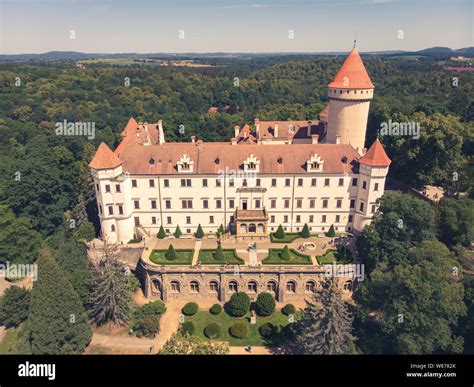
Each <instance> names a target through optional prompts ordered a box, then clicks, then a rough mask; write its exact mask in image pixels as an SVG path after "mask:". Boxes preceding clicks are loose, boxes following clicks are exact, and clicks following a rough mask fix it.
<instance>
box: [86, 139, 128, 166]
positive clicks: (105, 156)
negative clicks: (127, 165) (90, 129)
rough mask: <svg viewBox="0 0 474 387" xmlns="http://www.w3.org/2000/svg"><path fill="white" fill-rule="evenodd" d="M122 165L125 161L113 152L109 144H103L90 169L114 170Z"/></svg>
mask: <svg viewBox="0 0 474 387" xmlns="http://www.w3.org/2000/svg"><path fill="white" fill-rule="evenodd" d="M122 163H123V161H122V160H120V159H119V158H118V157H117V156H116V155H115V154H114V152H112V150H111V149H110V148H109V147H108V146H107V144H106V143H105V142H102V143H100V145H99V148H98V149H97V152H95V155H94V158H93V159H92V161H91V162H90V163H89V167H91V168H94V169H113V168H115V167H118V166H119V165H120V164H122Z"/></svg>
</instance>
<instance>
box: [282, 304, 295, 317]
mask: <svg viewBox="0 0 474 387" xmlns="http://www.w3.org/2000/svg"><path fill="white" fill-rule="evenodd" d="M281 313H283V314H284V315H285V316H289V315H290V314H295V313H296V307H295V306H294V305H293V304H286V305H285V306H284V307H283V308H281Z"/></svg>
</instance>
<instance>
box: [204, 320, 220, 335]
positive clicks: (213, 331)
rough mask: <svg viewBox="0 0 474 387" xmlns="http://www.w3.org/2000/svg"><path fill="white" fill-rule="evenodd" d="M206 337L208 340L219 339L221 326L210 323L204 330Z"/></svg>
mask: <svg viewBox="0 0 474 387" xmlns="http://www.w3.org/2000/svg"><path fill="white" fill-rule="evenodd" d="M204 335H205V336H206V337H207V338H208V339H217V338H218V337H219V336H220V335H221V326H220V325H219V324H217V323H210V324H208V325H206V327H205V328H204Z"/></svg>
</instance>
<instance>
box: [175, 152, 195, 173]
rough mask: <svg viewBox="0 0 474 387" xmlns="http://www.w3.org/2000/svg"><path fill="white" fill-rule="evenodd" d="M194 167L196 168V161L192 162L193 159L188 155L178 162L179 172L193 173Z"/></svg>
mask: <svg viewBox="0 0 474 387" xmlns="http://www.w3.org/2000/svg"><path fill="white" fill-rule="evenodd" d="M193 166H194V161H192V160H191V158H190V157H189V156H188V155H187V154H184V155H182V156H181V158H180V159H179V160H178V162H177V169H178V172H182V173H190V172H191V173H192V172H193Z"/></svg>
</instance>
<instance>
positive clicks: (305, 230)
mask: <svg viewBox="0 0 474 387" xmlns="http://www.w3.org/2000/svg"><path fill="white" fill-rule="evenodd" d="M310 236H311V233H310V232H309V227H308V224H307V223H305V224H304V227H303V230H301V237H303V238H309V237H310Z"/></svg>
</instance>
